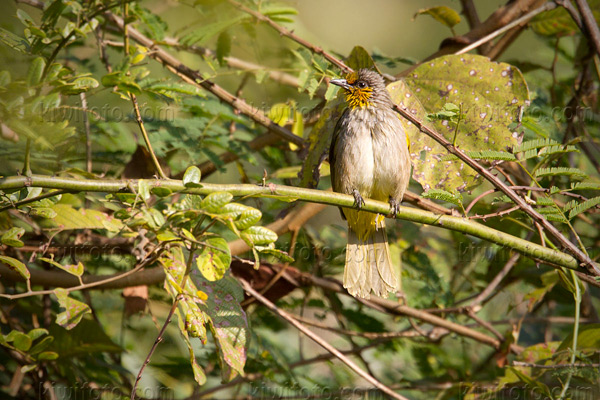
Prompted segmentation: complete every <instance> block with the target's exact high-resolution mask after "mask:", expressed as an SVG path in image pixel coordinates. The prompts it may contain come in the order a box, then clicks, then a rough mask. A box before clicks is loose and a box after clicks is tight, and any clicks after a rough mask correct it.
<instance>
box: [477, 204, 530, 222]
mask: <svg viewBox="0 0 600 400" xmlns="http://www.w3.org/2000/svg"><path fill="white" fill-rule="evenodd" d="M520 208H521V207H519V206H514V207H511V208H507V209H506V210H501V211H497V212H494V213H491V214H485V215H478V214H475V215H473V216H471V217H469V219H482V220H484V221H485V220H486V219H488V218H495V217H503V216H505V215H508V214H510V213H511V212H513V211H517V210H519V209H520Z"/></svg>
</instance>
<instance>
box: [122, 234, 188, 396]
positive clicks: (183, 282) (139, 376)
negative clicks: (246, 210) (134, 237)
mask: <svg viewBox="0 0 600 400" xmlns="http://www.w3.org/2000/svg"><path fill="white" fill-rule="evenodd" d="M196 248H197V245H196V244H192V245H191V248H190V254H189V256H188V260H187V263H186V266H185V272H184V274H183V278H182V280H181V285H180V287H181V288H182V290H185V287H186V284H187V281H188V277H189V275H190V272H191V270H192V261H193V260H194V253H195V252H196ZM183 296H184V295H183V293H179V294H178V295H177V296H176V297H175V299H174V300H173V305H172V306H171V309H170V310H169V314H168V315H167V319H166V320H165V322H164V324H163V326H162V328H161V329H160V331H159V332H158V336H156V339H155V340H154V343H153V344H152V347H151V348H150V351H149V352H148V355H147V356H146V359H145V360H144V363H143V364H142V366H141V367H140V370H139V372H138V374H137V376H136V378H135V382H134V384H133V387H132V389H131V397H130V399H131V400H135V391H136V389H137V385H138V383H139V382H140V379H142V374H143V373H144V369H145V368H146V366H147V365H148V364H149V363H150V359H151V358H152V354H154V351H155V350H156V348H157V347H158V344H159V343H160V342H162V338H163V335H164V333H165V330H166V329H167V326H169V324H170V323H171V319H172V318H173V314H174V313H175V310H176V309H177V305H178V304H179V301H180V300H181V299H182V298H183Z"/></svg>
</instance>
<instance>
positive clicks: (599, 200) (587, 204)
mask: <svg viewBox="0 0 600 400" xmlns="http://www.w3.org/2000/svg"><path fill="white" fill-rule="evenodd" d="M598 204H600V196H598V197H594V198H591V199H588V200H586V201H584V202H582V203H580V204H578V205H577V206H575V207H573V209H572V210H571V211H570V212H569V219H573V218H574V217H575V216H577V215H579V214H581V213H582V212H585V211H587V210H589V209H590V208H592V207H596V206H597V205H598Z"/></svg>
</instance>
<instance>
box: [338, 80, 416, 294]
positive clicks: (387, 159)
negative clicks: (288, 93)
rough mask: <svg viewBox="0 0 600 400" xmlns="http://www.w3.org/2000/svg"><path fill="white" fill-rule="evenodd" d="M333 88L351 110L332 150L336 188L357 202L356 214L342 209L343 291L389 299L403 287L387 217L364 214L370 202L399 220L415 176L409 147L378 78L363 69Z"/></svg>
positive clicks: (343, 117) (340, 125) (344, 115)
mask: <svg viewBox="0 0 600 400" xmlns="http://www.w3.org/2000/svg"><path fill="white" fill-rule="evenodd" d="M329 82H330V83H331V84H334V85H337V86H340V87H341V88H342V89H343V90H344V91H345V100H346V106H347V107H346V108H345V110H344V111H343V113H342V115H341V117H340V119H339V120H338V121H337V123H336V125H335V128H334V131H333V137H332V143H331V147H330V150H329V164H330V171H331V183H332V187H333V190H334V191H335V192H338V193H345V194H351V195H353V196H354V207H353V208H341V207H340V212H341V214H342V218H343V219H345V220H347V222H348V244H347V245H346V263H345V267H344V279H343V284H344V288H346V289H347V290H348V293H350V294H351V295H352V296H354V297H361V298H365V299H368V298H370V296H371V293H373V294H374V295H376V296H379V297H383V298H386V297H387V296H388V294H389V293H393V292H396V291H397V290H398V283H399V281H398V277H397V276H396V273H395V272H394V266H393V263H392V260H391V257H390V250H389V245H388V238H387V234H386V231H385V216H383V215H380V214H374V213H370V212H366V211H361V208H362V206H363V205H364V199H365V198H371V199H375V200H380V201H387V202H389V204H390V206H391V216H392V217H394V218H395V217H396V214H397V212H398V211H399V206H400V203H401V201H402V197H403V196H404V192H405V191H406V188H407V186H408V183H409V180H410V175H411V162H410V154H409V146H410V141H409V139H408V136H407V135H406V132H405V131H404V128H403V126H402V123H401V120H400V117H399V115H398V114H397V113H396V112H395V111H394V110H393V108H392V107H393V105H394V103H393V101H392V99H391V97H390V94H389V93H388V91H387V89H386V88H385V83H384V80H383V77H382V76H381V75H380V74H379V73H377V72H376V71H373V70H371V69H360V70H358V71H355V72H351V73H350V74H348V75H347V76H346V77H345V79H331V80H330V81H329Z"/></svg>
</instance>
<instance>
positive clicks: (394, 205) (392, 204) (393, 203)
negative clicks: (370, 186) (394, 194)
mask: <svg viewBox="0 0 600 400" xmlns="http://www.w3.org/2000/svg"><path fill="white" fill-rule="evenodd" d="M390 207H391V209H392V210H391V212H390V216H391V217H392V218H396V215H398V211H400V203H398V202H397V201H396V199H392V198H391V197H390Z"/></svg>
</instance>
